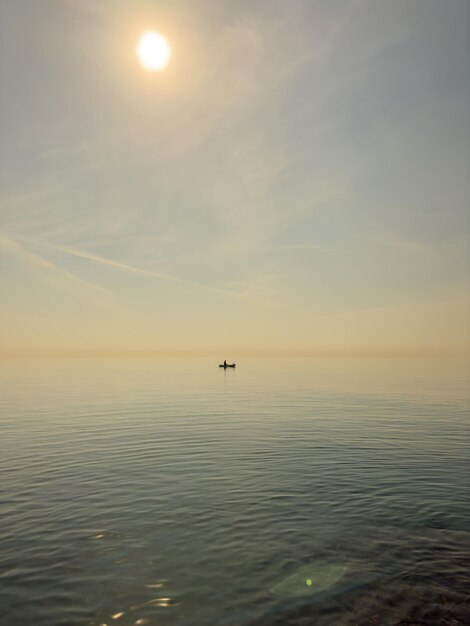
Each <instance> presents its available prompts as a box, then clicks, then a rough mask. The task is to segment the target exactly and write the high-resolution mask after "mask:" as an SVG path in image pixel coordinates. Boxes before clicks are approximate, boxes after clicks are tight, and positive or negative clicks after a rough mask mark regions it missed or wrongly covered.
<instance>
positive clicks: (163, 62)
mask: <svg viewBox="0 0 470 626" xmlns="http://www.w3.org/2000/svg"><path fill="white" fill-rule="evenodd" d="M170 55H171V50H170V46H169V45H168V42H167V40H166V39H165V37H163V36H162V35H160V34H159V33H155V32H148V33H145V34H144V35H142V37H141V38H140V39H139V44H138V46H137V56H138V57H139V60H140V62H141V63H142V65H143V66H144V67H145V69H146V70H150V71H156V70H162V69H164V68H165V67H166V66H167V64H168V61H169V60H170Z"/></svg>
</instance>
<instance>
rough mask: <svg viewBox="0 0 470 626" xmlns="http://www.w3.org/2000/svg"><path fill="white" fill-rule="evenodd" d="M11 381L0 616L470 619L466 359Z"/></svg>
mask: <svg viewBox="0 0 470 626" xmlns="http://www.w3.org/2000/svg"><path fill="white" fill-rule="evenodd" d="M222 356H223V355H222ZM1 374H2V377H1V401H0V402H1V414H0V623H1V624H5V625H8V626H16V625H23V626H24V625H26V626H28V625H30V624H31V625H34V626H42V625H43V626H55V625H59V624H61V625H77V626H81V625H89V626H98V625H100V624H107V625H108V626H110V625H111V624H117V625H119V626H120V625H122V626H124V625H130V624H132V625H137V626H140V625H144V624H149V625H152V624H153V625H158V626H167V625H170V624H171V625H172V626H179V625H195V626H196V625H197V626H212V625H216V624H217V625H219V624H221V625H222V624H223V625H225V624H226V625H227V626H236V625H240V626H244V625H247V626H271V625H281V624H282V625H283V626H289V625H290V624H292V625H294V624H295V625H298V624H301V625H305V626H306V625H310V624H315V625H319V626H323V625H353V624H359V625H360V626H364V625H367V624H377V625H387V624H390V625H392V624H393V625H398V624H400V625H411V624H443V625H449V626H454V625H455V624H468V623H470V600H469V595H468V594H469V589H470V577H469V571H470V556H469V553H470V522H469V519H470V518H469V512H470V505H469V500H470V498H469V488H468V485H469V476H470V461H469V459H470V445H469V443H470V429H469V407H470V401H469V393H468V389H469V376H468V374H469V363H468V361H464V360H459V361H445V360H441V361H426V360H420V359H408V360H397V359H390V360H387V359H365V360H356V359H342V360H335V359H327V358H325V359H280V360H275V361H272V360H266V359H255V358H253V359H244V360H243V361H242V362H240V363H239V367H238V369H236V370H227V371H223V370H219V368H218V367H217V362H214V361H213V360H208V359H186V360H185V359H155V360H114V361H112V360H89V361H88V360H63V361H62V360H50V361H39V360H35V361H24V360H11V361H5V362H4V363H3V364H2V366H1Z"/></svg>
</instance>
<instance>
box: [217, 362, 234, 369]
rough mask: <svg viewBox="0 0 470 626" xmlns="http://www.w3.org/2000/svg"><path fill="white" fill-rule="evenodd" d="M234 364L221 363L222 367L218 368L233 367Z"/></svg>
mask: <svg viewBox="0 0 470 626" xmlns="http://www.w3.org/2000/svg"><path fill="white" fill-rule="evenodd" d="M235 365H236V363H225V364H224V363H222V365H219V367H223V368H224V369H225V368H227V367H235Z"/></svg>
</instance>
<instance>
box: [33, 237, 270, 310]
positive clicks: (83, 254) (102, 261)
mask: <svg viewBox="0 0 470 626" xmlns="http://www.w3.org/2000/svg"><path fill="white" fill-rule="evenodd" d="M28 243H30V244H32V245H36V246H40V247H43V248H48V249H50V250H55V251H56V252H62V253H63V254H68V255H70V256H74V257H78V258H81V259H86V260H88V261H92V262H94V263H97V264H99V265H105V266H108V267H112V268H114V269H117V270H121V271H124V272H126V273H129V274H140V275H142V276H149V277H152V278H158V279H160V280H164V281H171V282H175V283H179V284H182V285H187V286H191V287H198V288H202V289H205V290H208V291H211V292H214V293H218V294H220V295H224V296H229V297H235V298H246V299H253V300H257V301H260V300H259V299H258V298H256V297H255V296H254V295H253V294H251V293H249V292H241V291H233V290H230V289H224V288H222V287H216V286H213V285H208V284H206V283H201V282H198V281H192V280H188V279H185V278H180V277H178V276H173V275H170V274H164V273H161V272H155V271H154V270H147V269H144V268H141V267H136V266H135V265H129V264H127V263H121V262H120V261H115V260H113V259H109V258H106V257H103V256H100V255H98V254H94V253H92V252H89V251H87V250H82V249H80V248H75V247H72V246H64V245H60V244H51V243H45V242H39V241H32V240H29V242H28ZM27 254H31V253H27ZM32 256H36V255H32ZM38 258H39V259H41V260H43V259H42V257H38ZM46 263H48V262H47V261H46ZM260 302H262V303H264V304H269V305H271V304H272V303H269V302H267V301H264V300H261V301H260Z"/></svg>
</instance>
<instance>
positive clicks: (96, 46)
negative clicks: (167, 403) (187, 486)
mask: <svg viewBox="0 0 470 626" xmlns="http://www.w3.org/2000/svg"><path fill="white" fill-rule="evenodd" d="M149 30H156V31H158V32H160V33H162V34H163V35H165V37H166V38H167V39H168V41H169V44H170V46H171V49H172V57H171V60H170V63H169V65H168V66H167V68H166V69H165V70H164V71H161V72H155V73H153V72H149V71H146V70H145V69H144V68H143V67H142V66H141V65H140V64H139V62H138V59H137V56H136V46H137V42H138V39H139V37H140V35H141V34H142V33H144V32H146V31H149ZM469 59H470V3H469V2H468V0H446V1H445V2H443V1H442V0H394V1H393V2H390V1H388V0H370V1H368V0H257V1H253V0H249V1H248V0H171V1H170V0H167V1H163V0H162V1H160V2H159V1H156V0H154V1H150V0H146V1H143V0H132V1H131V0H127V1H123V0H41V2H38V1H37V0H19V1H15V2H12V1H11V0H0V135H1V144H0V296H1V298H0V299H1V318H0V330H1V348H0V351H1V353H2V354H4V355H35V354H38V355H55V354H82V353H83V354H85V353H86V354H153V353H173V352H174V353H181V352H185V353H186V352H188V353H206V352H207V353H214V354H219V355H220V358H221V359H224V358H226V359H228V360H236V359H237V357H238V355H241V354H247V353H253V354H256V353H312V354H317V353H373V354H376V353H390V352H392V353H400V354H421V353H424V354H428V353H435V352H437V353H441V352H442V353H447V352H452V353H453V352H464V353H465V352H467V353H468V351H469V350H470V292H469V288H468V286H469V280H468V279H469V272H470V241H469V240H470V214H469V207H470V202H469V200H470V61H469Z"/></svg>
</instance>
